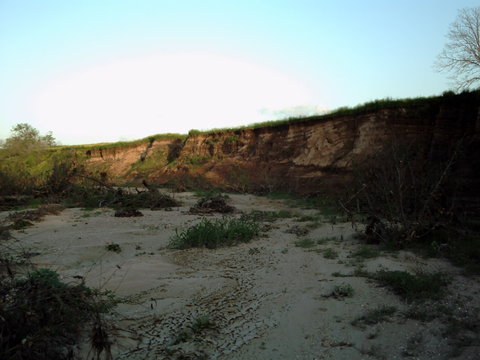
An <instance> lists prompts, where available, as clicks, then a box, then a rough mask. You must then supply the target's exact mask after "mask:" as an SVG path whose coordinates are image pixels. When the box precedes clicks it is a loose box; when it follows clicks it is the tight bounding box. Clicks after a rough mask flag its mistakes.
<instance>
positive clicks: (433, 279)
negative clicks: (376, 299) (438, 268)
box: [373, 270, 449, 302]
mask: <svg viewBox="0 0 480 360" xmlns="http://www.w3.org/2000/svg"><path fill="white" fill-rule="evenodd" d="M373 278H374V279H375V280H376V281H377V282H378V283H379V284H380V285H383V286H386V287H388V288H390V289H391V290H392V291H393V292H394V293H395V294H397V295H398V296H400V297H401V298H402V299H404V300H406V301H409V302H411V301H424V300H427V299H434V300H437V299H439V298H441V297H442V296H443V295H444V292H445V288H446V286H447V285H448V283H449V280H448V279H447V278H446V276H445V275H444V274H442V273H431V274H427V273H418V274H416V275H412V274H410V273H408V272H406V271H398V270H396V271H387V270H380V271H377V273H376V274H374V275H373Z"/></svg>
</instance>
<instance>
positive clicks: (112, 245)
mask: <svg viewBox="0 0 480 360" xmlns="http://www.w3.org/2000/svg"><path fill="white" fill-rule="evenodd" d="M105 249H107V250H108V251H112V252H116V253H120V252H122V248H121V247H120V245H119V244H117V243H109V244H107V245H105Z"/></svg>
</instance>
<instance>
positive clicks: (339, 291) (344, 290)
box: [329, 283, 355, 299]
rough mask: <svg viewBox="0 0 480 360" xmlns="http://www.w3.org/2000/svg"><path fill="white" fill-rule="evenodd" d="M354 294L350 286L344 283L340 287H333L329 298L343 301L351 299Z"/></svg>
mask: <svg viewBox="0 0 480 360" xmlns="http://www.w3.org/2000/svg"><path fill="white" fill-rule="evenodd" d="M354 293H355V290H354V289H353V287H352V285H350V284H345V283H344V284H340V285H335V286H334V287H333V290H332V292H331V293H330V295H329V296H331V297H334V298H337V299H343V298H346V297H352V296H353V294H354Z"/></svg>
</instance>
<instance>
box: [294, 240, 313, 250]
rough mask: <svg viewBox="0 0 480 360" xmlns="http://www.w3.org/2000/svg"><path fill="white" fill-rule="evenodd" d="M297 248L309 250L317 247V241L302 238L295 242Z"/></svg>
mask: <svg viewBox="0 0 480 360" xmlns="http://www.w3.org/2000/svg"><path fill="white" fill-rule="evenodd" d="M295 246H296V247H301V248H304V249H309V248H312V247H314V246H315V241H313V240H312V239H310V238H301V239H298V240H296V241H295Z"/></svg>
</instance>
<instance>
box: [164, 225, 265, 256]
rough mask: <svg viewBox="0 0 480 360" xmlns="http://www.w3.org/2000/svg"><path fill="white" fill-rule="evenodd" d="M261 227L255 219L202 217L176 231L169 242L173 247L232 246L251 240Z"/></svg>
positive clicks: (169, 245)
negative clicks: (196, 221) (185, 227)
mask: <svg viewBox="0 0 480 360" xmlns="http://www.w3.org/2000/svg"><path fill="white" fill-rule="evenodd" d="M259 231H260V228H259V226H258V224H257V223H256V222H254V221H246V220H242V219H235V218H227V217H224V218H221V219H214V220H210V219H206V218H204V219H202V221H201V222H200V223H198V224H196V225H193V226H191V227H189V228H187V229H185V230H183V231H181V232H178V231H176V233H175V235H174V236H172V237H171V238H170V242H169V244H168V247H169V248H172V249H187V248H192V247H206V248H208V249H215V248H217V247H222V246H231V245H235V244H238V243H241V242H249V241H250V240H252V239H253V238H254V237H255V236H257V235H258V233H259Z"/></svg>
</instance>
